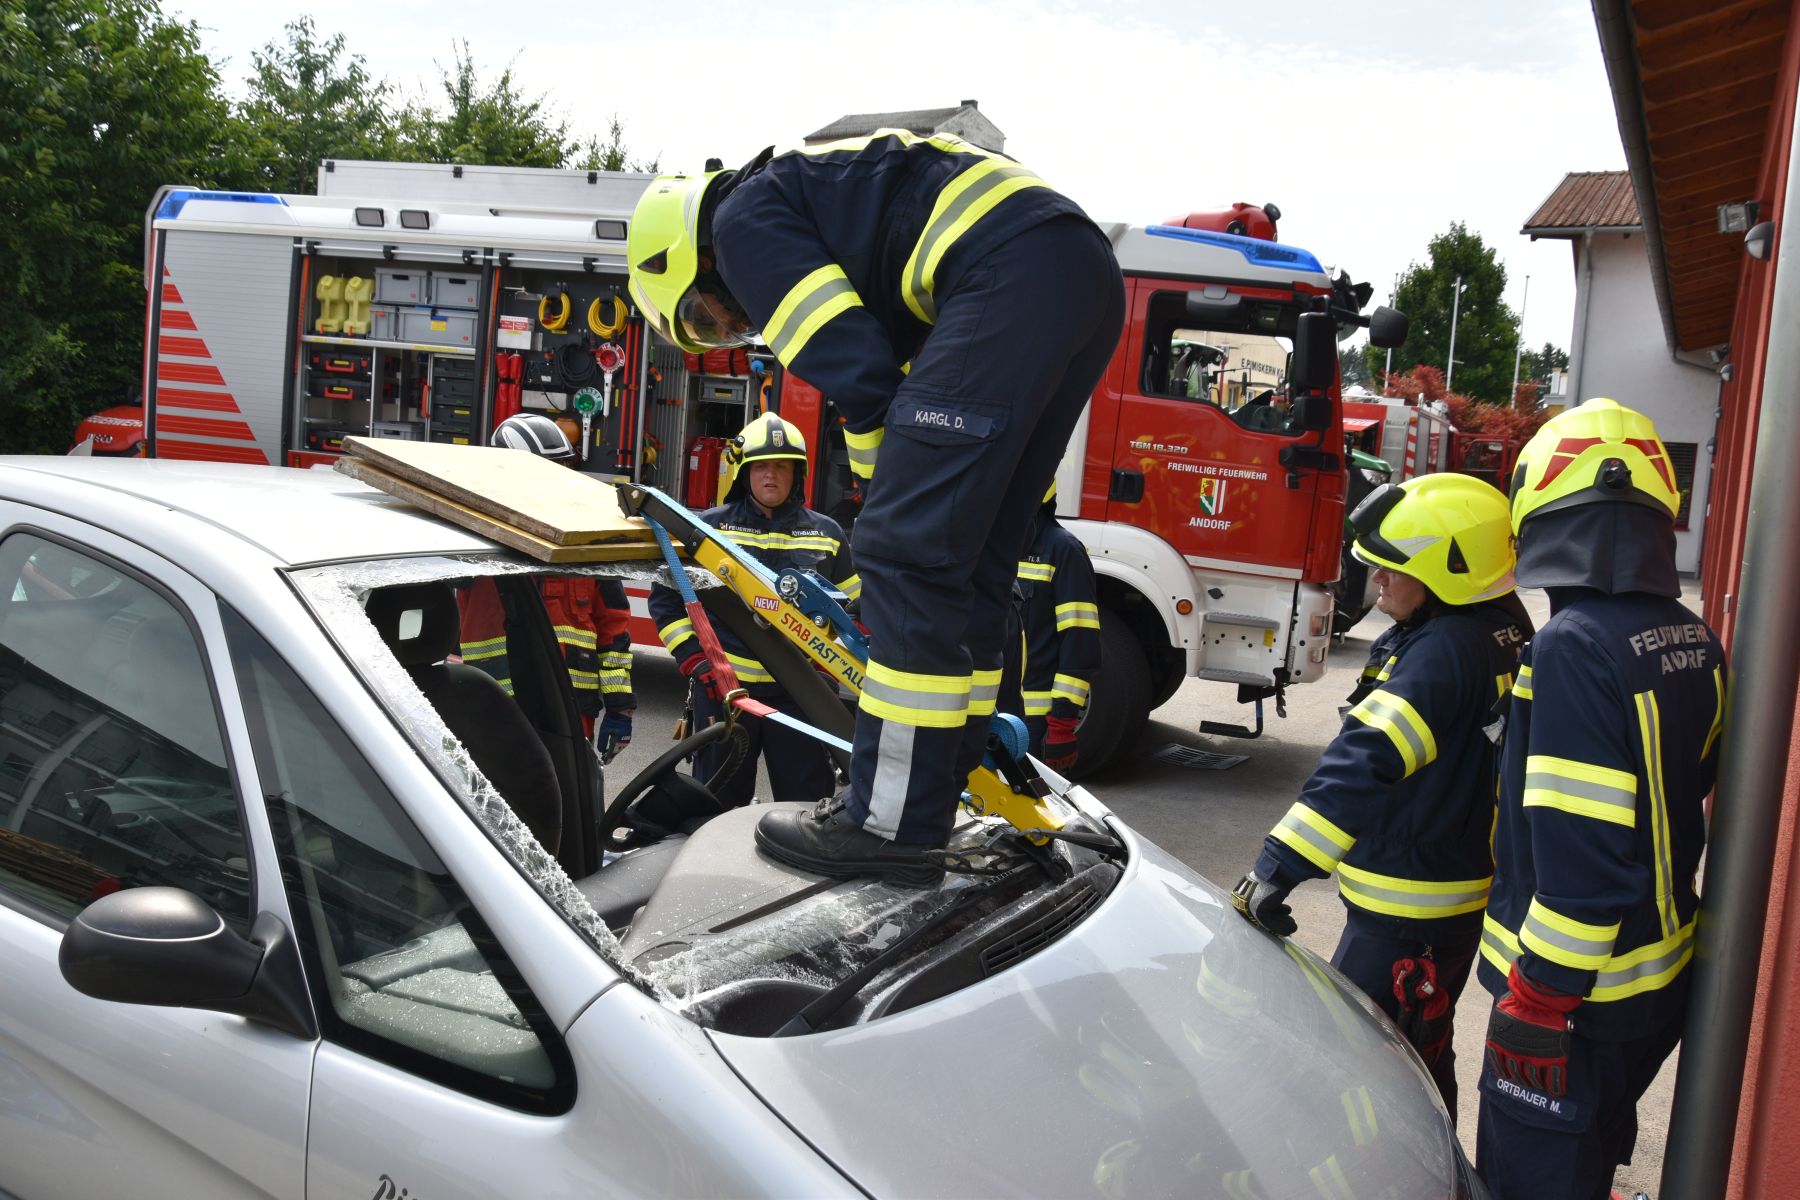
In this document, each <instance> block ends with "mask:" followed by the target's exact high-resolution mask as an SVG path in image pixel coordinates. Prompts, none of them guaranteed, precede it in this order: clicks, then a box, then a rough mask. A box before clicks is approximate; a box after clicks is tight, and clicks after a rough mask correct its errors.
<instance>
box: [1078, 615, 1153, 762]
mask: <svg viewBox="0 0 1800 1200" xmlns="http://www.w3.org/2000/svg"><path fill="white" fill-rule="evenodd" d="M1100 663H1101V666H1100V676H1099V678H1097V679H1095V680H1094V684H1093V692H1092V695H1091V696H1089V698H1088V706H1087V709H1086V711H1085V712H1083V713H1082V716H1081V724H1080V725H1077V726H1076V727H1075V753H1076V758H1075V769H1074V770H1073V771H1071V772H1069V774H1070V775H1071V776H1073V777H1074V778H1076V779H1084V778H1086V777H1087V776H1089V775H1092V774H1093V773H1094V772H1096V771H1099V770H1101V769H1103V768H1104V767H1105V766H1106V765H1107V764H1108V763H1110V762H1112V760H1113V759H1114V758H1115V757H1116V756H1117V755H1118V754H1119V753H1120V752H1121V751H1122V750H1127V749H1129V748H1131V747H1132V746H1134V745H1136V744H1137V740H1138V735H1140V734H1141V733H1143V732H1144V725H1145V723H1146V722H1147V721H1149V719H1150V665H1149V664H1148V663H1147V662H1145V661H1144V648H1143V647H1142V646H1140V645H1138V640H1137V638H1136V637H1135V636H1134V635H1133V634H1132V631H1131V626H1130V625H1129V624H1127V623H1126V622H1125V621H1124V620H1123V619H1122V618H1121V617H1120V616H1119V615H1118V614H1117V613H1114V612H1113V611H1112V610H1110V609H1105V608H1103V609H1101V610H1100Z"/></svg>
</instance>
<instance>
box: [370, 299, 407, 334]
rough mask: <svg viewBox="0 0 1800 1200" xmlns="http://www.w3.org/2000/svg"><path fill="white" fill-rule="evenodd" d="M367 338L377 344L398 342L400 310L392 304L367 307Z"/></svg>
mask: <svg viewBox="0 0 1800 1200" xmlns="http://www.w3.org/2000/svg"><path fill="white" fill-rule="evenodd" d="M369 337H370V338H372V339H374V340H375V341H377V342H397V341H399V340H400V310H399V309H398V308H396V307H395V306H394V305H392V304H371V305H369Z"/></svg>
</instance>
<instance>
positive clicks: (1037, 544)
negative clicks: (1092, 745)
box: [1002, 483, 1100, 772]
mask: <svg viewBox="0 0 1800 1200" xmlns="http://www.w3.org/2000/svg"><path fill="white" fill-rule="evenodd" d="M1025 549H1026V553H1025V557H1024V558H1022V559H1020V560H1019V580H1018V586H1019V592H1020V594H1021V596H1022V597H1023V605H1022V611H1021V624H1022V626H1023V637H1022V641H1023V661H1022V664H1021V672H1020V675H1021V689H1022V691H1021V694H1020V700H1019V709H1020V711H1018V712H1017V713H1015V714H1014V715H1016V716H1020V717H1023V718H1024V720H1025V727H1026V729H1027V730H1029V731H1030V734H1031V752H1032V753H1033V754H1035V755H1037V756H1038V758H1040V759H1042V760H1043V762H1044V765H1045V766H1048V767H1049V768H1050V769H1051V770H1054V771H1062V772H1067V771H1068V770H1069V769H1070V768H1072V767H1074V765H1075V759H1076V747H1075V727H1076V725H1078V724H1079V723H1080V721H1081V714H1082V711H1083V710H1084V709H1086V708H1087V704H1088V698H1089V694H1090V690H1091V689H1092V687H1093V682H1094V677H1095V676H1096V675H1098V674H1099V672H1100V604H1099V600H1098V597H1097V596H1096V594H1095V591H1094V565H1093V563H1092V562H1090V561H1089V560H1088V555H1087V548H1086V547H1085V546H1083V545H1082V544H1081V542H1080V541H1079V540H1078V539H1077V538H1076V537H1075V535H1074V534H1072V533H1070V532H1069V531H1068V530H1066V529H1064V528H1063V527H1062V523H1061V522H1059V521H1058V520H1057V519H1056V485H1055V484H1054V483H1052V484H1051V485H1050V490H1049V491H1048V492H1046V493H1045V494H1044V503H1043V504H1042V505H1040V506H1039V507H1038V511H1037V516H1036V517H1035V518H1033V520H1032V532H1031V541H1030V543H1029V544H1028V545H1027V546H1026V548H1025ZM1002 709H1003V710H1004V711H1008V712H1011V711H1013V710H1012V708H1011V707H1009V706H1008V705H1007V704H1003V705H1002Z"/></svg>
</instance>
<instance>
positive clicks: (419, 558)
mask: <svg viewBox="0 0 1800 1200" xmlns="http://www.w3.org/2000/svg"><path fill="white" fill-rule="evenodd" d="M653 568H654V564H641V565H640V564H622V565H617V566H613V567H596V568H585V569H584V568H568V567H557V568H555V569H554V570H555V572H556V573H558V574H562V575H569V574H581V573H602V572H613V573H618V572H631V571H648V570H651V569H653ZM547 570H548V569H547V568H545V567H544V566H543V565H542V564H538V563H534V562H530V561H527V560H525V559H523V558H520V557H518V556H516V555H514V554H511V553H510V552H506V551H503V550H502V549H501V548H499V547H498V546H496V545H495V544H493V543H491V542H488V541H485V540H483V539H481V538H478V537H476V536H474V535H472V534H469V533H466V532H464V531H462V530H461V529H458V528H456V527H453V526H452V525H450V524H447V523H445V522H442V521H440V520H438V519H436V518H434V517H430V516H427V515H424V514H423V513H420V512H418V511H415V510H412V509H409V508H407V507H405V506H403V505H401V504H400V503H398V502H396V501H394V500H391V499H390V498H388V497H387V496H385V495H382V494H381V493H378V492H376V491H373V490H371V489H368V488H366V487H364V486H363V485H361V484H359V483H355V482H353V481H351V480H349V479H347V478H345V477H344V476H342V475H338V474H335V473H332V472H329V471H316V470H315V471H298V470H288V469H281V468H256V467H234V466H225V465H211V464H191V463H178V462H165V461H146V460H135V461H106V460H98V459H55V458H41V459H40V458H14V459H0V596H3V597H5V598H6V601H5V602H4V603H0V963H3V964H4V969H0V1193H4V1194H10V1195H12V1196H17V1197H26V1198H29V1200H53V1198H55V1197H76V1198H80V1200H91V1198H94V1197H101V1196H134V1197H144V1196H170V1197H184V1198H193V1197H207V1196H246V1195H267V1196H276V1197H283V1198H288V1200H300V1198H301V1197H309V1198H310V1197H350V1198H354V1200H449V1198H451V1197H496V1196H508V1197H511V1196H518V1197H532V1198H539V1197H575V1196H582V1197H587V1196H593V1195H601V1194H604V1195H641V1196H724V1195H755V1196H814V1195H881V1196H959V1197H962V1196H987V1195H1012V1196H1100V1197H1124V1196H1169V1195H1184V1196H1220V1197H1232V1198H1249V1197H1257V1198H1261V1200H1275V1198H1277V1197H1290V1196H1291V1197H1299V1196H1304V1197H1309V1198H1315V1197H1326V1198H1328V1200H1350V1198H1351V1197H1364V1198H1369V1197H1377V1196H1381V1197H1397V1198H1412V1197H1432V1198H1443V1197H1452V1196H1455V1197H1461V1196H1471V1195H1478V1194H1479V1185H1478V1184H1476V1183H1474V1182H1473V1179H1472V1176H1471V1174H1470V1172H1469V1171H1468V1168H1467V1166H1466V1164H1465V1163H1464V1161H1463V1159H1462V1156H1461V1153H1460V1152H1459V1150H1458V1148H1457V1142H1456V1138H1455V1136H1454V1134H1453V1132H1452V1129H1451V1127H1450V1122H1449V1119H1448V1118H1447V1117H1446V1115H1445V1113H1444V1111H1443V1109H1442V1108H1441V1106H1440V1105H1439V1103H1438V1100H1437V1095H1436V1092H1435V1090H1434V1088H1433V1087H1432V1085H1431V1082H1430V1080H1429V1079H1428V1078H1427V1077H1426V1075H1425V1073H1424V1071H1423V1070H1422V1068H1421V1067H1420V1065H1419V1063H1418V1061H1417V1059H1416V1058H1415V1057H1414V1055H1413V1054H1412V1053H1411V1051H1410V1050H1409V1049H1408V1048H1407V1047H1406V1045H1405V1044H1404V1043H1403V1042H1402V1041H1401V1040H1400V1039H1399V1038H1398V1037H1397V1036H1396V1035H1395V1033H1394V1032H1393V1030H1392V1029H1391V1028H1390V1027H1389V1026H1388V1025H1387V1024H1386V1023H1385V1022H1384V1021H1382V1020H1381V1019H1380V1018H1378V1017H1377V1016H1376V1015H1375V1013H1374V1011H1373V1010H1372V1008H1371V1006H1370V1005H1369V1004H1368V1002H1367V1001H1366V1000H1365V999H1364V998H1363V997H1362V996H1360V995H1359V994H1358V993H1357V992H1356V990H1355V989H1354V988H1352V987H1350V986H1349V985H1347V984H1346V983H1345V982H1344V981H1343V980H1342V979H1341V978H1340V977H1338V976H1337V975H1336V974H1335V973H1333V972H1332V971H1331V969H1330V968H1328V967H1327V966H1325V965H1324V964H1323V963H1321V962H1320V961H1319V960H1318V959H1316V958H1314V957H1313V956H1312V955H1310V954H1308V953H1307V952H1305V951H1303V950H1301V949H1299V948H1298V947H1296V946H1293V945H1292V944H1290V943H1286V942H1282V941H1278V940H1276V939H1273V938H1270V937H1268V936H1265V935H1263V934H1261V933H1259V932H1257V931H1256V930H1254V929H1252V928H1251V927H1250V926H1248V925H1247V924H1245V923H1244V922H1243V921H1241V920H1239V919H1238V918H1237V916H1236V915H1235V914H1233V913H1232V911H1231V908H1230V903H1229V898H1228V896H1227V895H1226V894H1225V893H1224V892H1222V891H1221V890H1220V889H1219V888H1217V887H1215V886H1214V885H1213V884H1211V883H1209V882H1207V881H1206V880H1204V879H1202V878H1200V877H1199V876H1197V875H1195V874H1194V873H1193V872H1192V871H1190V870H1188V869H1187V868H1186V867H1184V866H1183V865H1182V864H1181V863H1179V862H1177V861H1175V860H1174V859H1172V858H1171V857H1170V856H1169V855H1167V854H1165V853H1164V852H1162V851H1161V850H1159V849H1158V848H1157V847H1155V846H1154V845H1152V844H1150V843H1148V842H1146V841H1144V840H1143V839H1142V838H1140V837H1138V836H1137V835H1136V834H1135V833H1133V831H1132V830H1131V829H1129V828H1128V827H1126V826H1125V825H1124V824H1123V823H1121V822H1120V821H1119V820H1118V819H1117V818H1116V817H1114V816H1113V815H1112V814H1111V813H1110V812H1108V810H1107V809H1106V807H1105V805H1104V803H1103V802H1102V801H1101V800H1100V799H1098V798H1096V797H1095V796H1093V795H1090V794H1088V793H1087V792H1084V791H1082V790H1081V789H1079V788H1073V789H1071V790H1070V791H1069V793H1068V805H1069V808H1070V811H1069V814H1068V815H1069V819H1070V828H1071V829H1072V830H1085V831H1086V832H1085V834H1083V835H1082V836H1079V837H1071V838H1066V839H1059V840H1055V841H1053V842H1051V843H1050V845H1049V846H1048V847H1045V848H1042V849H1034V850H1033V851H1032V852H1030V853H1026V854H1018V853H1011V852H1007V851H1003V850H996V849H995V847H996V846H997V845H1000V844H1001V842H1003V840H1004V839H1001V841H1000V842H997V841H996V835H997V834H998V833H1001V832H1002V831H998V830H996V829H995V828H993V827H992V825H991V823H990V822H987V821H984V820H982V819H979V818H975V817H970V818H968V819H967V820H966V822H965V823H964V824H963V825H962V826H961V827H960V828H959V830H958V833H957V841H956V843H955V844H956V846H957V847H959V848H961V849H963V850H965V851H968V852H969V856H968V858H967V860H966V861H967V862H968V863H969V864H978V863H979V864H985V865H986V866H987V868H988V870H987V871H986V873H964V872H953V873H951V874H950V875H948V876H947V877H946V882H945V883H944V884H943V885H942V886H940V887H935V888H926V889H907V888H898V887H892V886H888V885H884V884H879V883H874V882H854V881H853V882H840V883H831V882H828V881H824V880H820V879H818V878H815V877H812V876H807V875H804V874H799V873H796V872H793V871H790V870H787V869H784V868H782V867H780V866H777V865H775V864H773V863H771V862H769V861H767V860H765V859H764V858H762V857H761V856H760V855H759V854H758V853H757V852H756V849H755V847H754V841H753V839H752V837H751V830H752V827H753V825H754V821H755V818H756V816H757V815H758V814H759V813H760V812H761V811H762V810H761V809H760V808H755V807H753V808H749V809H739V810H735V811H729V812H725V813H722V814H718V813H716V809H713V808H709V807H708V804H709V796H708V794H707V793H706V792H705V790H704V788H702V787H699V786H697V785H696V784H695V783H693V782H692V780H691V778H690V777H689V776H688V775H686V774H685V773H682V772H678V771H677V767H678V765H679V763H678V760H679V758H680V756H681V755H682V754H683V753H685V752H686V751H687V750H689V749H691V746H689V745H687V744H683V745H677V746H675V747H673V748H672V750H671V753H670V754H669V755H664V756H663V757H662V758H661V759H659V760H658V761H657V763H655V764H653V765H652V766H651V767H650V768H649V769H648V770H646V771H645V772H644V773H643V775H642V776H641V777H640V778H638V779H636V780H633V781H632V782H631V783H629V784H626V785H624V786H622V787H620V788H617V789H615V790H612V795H611V798H610V800H607V799H603V789H602V786H601V781H600V777H599V768H598V764H597V761H596V759H595V757H594V755H593V753H592V751H591V749H590V748H589V745H588V743H587V741H586V740H585V739H584V738H583V736H582V730H581V726H580V723H579V717H578V715H577V712H576V707H575V702H574V700H573V694H572V690H571V688H570V686H569V681H568V676H567V672H566V670H565V669H564V667H563V663H562V661H561V659H560V658H559V656H558V649H557V644H556V640H555V637H554V634H553V632H552V630H551V628H550V625H549V623H548V620H547V618H546V616H545V613H544V611H543V608H542V605H541V603H540V602H538V600H537V597H538V595H539V591H538V589H539V585H540V584H541V582H542V578H543V576H544V575H545V574H546V572H547ZM481 603H486V604H487V605H488V606H489V607H488V608H487V610H486V611H487V612H488V615H489V617H490V618H491V619H498V620H499V621H500V622H501V624H500V628H501V630H502V632H501V633H500V634H499V635H498V640H496V639H495V638H494V637H493V636H492V634H493V627H492V626H491V625H490V626H489V628H488V629H486V630H485V631H482V630H472V629H471V627H470V621H471V619H472V617H471V614H473V613H474V612H475V611H476V610H477V609H478V608H480V606H481ZM494 614H499V615H498V617H497V618H495V616H494ZM472 633H485V634H486V635H488V636H487V638H486V640H487V642H488V643H489V644H488V649H489V650H490V651H491V650H492V649H493V648H494V647H495V646H499V647H501V648H502V649H503V651H504V653H503V655H501V656H500V657H501V658H503V660H504V667H503V668H502V669H500V670H495V669H493V667H494V663H493V661H492V660H493V659H494V655H492V654H489V655H488V659H489V661H488V664H487V665H488V667H489V669H488V670H486V671H482V670H478V669H477V668H476V667H474V666H471V665H469V663H468V662H463V661H459V660H461V659H463V658H465V657H467V658H469V659H470V660H471V661H472V660H474V659H476V658H478V657H480V656H479V655H477V654H474V653H472V652H471V650H470V648H469V646H468V645H466V643H467V642H468V641H470V639H471V634H472ZM693 740H694V739H689V742H690V743H691V742H693ZM984 856H985V857H984Z"/></svg>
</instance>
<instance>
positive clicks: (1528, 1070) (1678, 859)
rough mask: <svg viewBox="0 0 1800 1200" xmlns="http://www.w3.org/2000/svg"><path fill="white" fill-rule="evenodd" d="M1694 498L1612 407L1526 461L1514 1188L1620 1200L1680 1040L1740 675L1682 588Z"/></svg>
mask: <svg viewBox="0 0 1800 1200" xmlns="http://www.w3.org/2000/svg"><path fill="white" fill-rule="evenodd" d="M1680 507H1681V500H1680V495H1679V492H1678V491H1677V485H1676V480H1675V471H1674V466H1673V464H1672V463H1671V461H1670V459H1669V454H1668V450H1667V449H1666V448H1665V447H1664V446H1663V443H1662V441H1661V439H1660V438H1659V437H1658V436H1657V433H1656V427H1655V425H1654V424H1652V423H1651V421H1650V419H1649V418H1648V417H1645V416H1644V415H1643V414H1641V413H1638V412H1635V411H1633V410H1631V409H1629V408H1625V407H1623V406H1621V405H1619V404H1617V403H1615V402H1614V401H1612V400H1605V399H1596V400H1589V401H1588V402H1587V403H1585V404H1583V405H1581V406H1580V407H1578V408H1573V409H1570V410H1568V411H1567V412H1564V413H1562V414H1561V415H1559V416H1557V417H1556V418H1554V419H1553V420H1551V421H1550V422H1549V423H1548V424H1546V425H1545V426H1544V427H1543V428H1542V429H1541V430H1539V431H1538V433H1537V435H1536V436H1535V437H1533V438H1532V439H1531V441H1530V442H1529V443H1527V444H1526V447H1525V449H1524V451H1523V452H1521V454H1520V456H1519V462H1518V466H1517V468H1516V469H1515V471H1514V475H1513V485H1512V519H1513V527H1514V529H1515V530H1516V531H1517V534H1518V545H1519V566H1518V575H1519V582H1520V583H1522V584H1525V585H1528V586H1532V587H1541V588H1544V589H1545V590H1546V591H1547V592H1548V593H1549V596H1550V611H1551V615H1550V619H1549V620H1548V621H1547V622H1545V624H1544V628H1543V629H1542V630H1540V631H1539V632H1538V635H1537V637H1536V638H1535V639H1534V640H1533V642H1532V644H1531V648H1530V650H1529V651H1528V652H1527V654H1526V656H1525V664H1524V666H1523V667H1522V668H1521V671H1520V676H1519V683H1518V687H1517V688H1516V690H1515V695H1514V703H1513V708H1512V713H1511V716H1510V719H1509V724H1508V727H1507V733H1506V745H1505V752H1504V756H1503V761H1502V765H1501V775H1500V778H1501V784H1500V814H1499V823H1498V825H1497V827H1496V830H1495V838H1494V892H1493V897H1492V899H1491V900H1490V901H1489V905H1488V913H1487V919H1486V922H1485V925H1484V928H1483V932H1482V941H1481V964H1480V973H1481V981H1482V983H1483V985H1484V986H1486V987H1487V989H1488V991H1490V992H1492V993H1493V994H1494V995H1495V997H1496V1002H1495V1005H1494V1010H1493V1013H1492V1016H1491V1018H1490V1023H1489V1026H1488V1039H1487V1060H1486V1063H1485V1065H1484V1069H1483V1071H1482V1076H1481V1123H1480V1128H1479V1131H1478V1133H1477V1137H1476V1169H1477V1171H1478V1172H1479V1173H1480V1174H1481V1176H1482V1178H1483V1179H1484V1180H1485V1181H1486V1183H1487V1185H1488V1188H1489V1189H1490V1190H1491V1191H1492V1193H1493V1195H1494V1196H1495V1197H1496V1198H1497V1200H1510V1198H1513V1197H1525V1196H1529V1197H1533V1198H1534V1200H1537V1198H1554V1197H1563V1196H1566V1197H1579V1198H1582V1200H1586V1198H1587V1197H1603V1196H1605V1195H1606V1194H1607V1192H1608V1189H1609V1187H1610V1185H1611V1183H1612V1178H1613V1171H1614V1169H1615V1167H1616V1166H1617V1165H1619V1164H1621V1163H1626V1162H1629V1161H1630V1159H1631V1151H1632V1146H1633V1144H1634V1142H1635V1140H1636V1137H1637V1112H1636V1107H1637V1101H1638V1098H1639V1097H1640V1096H1642V1095H1643V1093H1644V1090H1645V1088H1647V1087H1648V1086H1649V1085H1650V1082H1651V1080H1652V1079H1653V1078H1655V1076H1656V1073H1657V1070H1658V1069H1659V1068H1660V1067H1661V1066H1662V1064H1663V1061H1664V1060H1665V1059H1667V1058H1668V1056H1669V1054H1670V1053H1671V1051H1673V1049H1674V1047H1675V1044H1676V1041H1677V1040H1678V1039H1679V1038H1680V1036H1681V1027H1682V1021H1683V1018H1684V1014H1685V1011H1686V1006H1687V989H1688V971H1687V966H1688V962H1689V959H1690V958H1691V957H1692V955H1693V949H1694V914H1695V911H1696V909H1697V908H1698V907H1699V898H1698V896H1697V895H1696V893H1695V890H1694V873H1695V870H1696V869H1697V867H1698V864H1699V862H1700V855H1701V851H1702V849H1703V848H1704V845H1705V841H1706V816H1705V811H1704V807H1703V805H1704V802H1705V798H1706V795H1707V793H1708V792H1710V791H1711V790H1712V786H1713V779H1714V775H1715V772H1716V769H1717V764H1718V758H1719V737H1720V731H1721V728H1722V725H1723V721H1724V712H1725V689H1726V678H1725V665H1724V656H1723V654H1722V653H1721V650H1720V646H1719V640H1718V637H1717V635H1716V634H1714V633H1713V631H1712V630H1711V629H1710V628H1708V627H1707V625H1706V623H1705V622H1704V621H1702V620H1701V619H1700V618H1698V617H1696V616H1695V615H1694V614H1693V613H1691V612H1690V611H1688V609H1687V608H1685V607H1684V606H1683V605H1682V604H1681V603H1680V601H1679V600H1678V598H1677V597H1679V595H1680V593H1681V586H1680V581H1679V580H1678V579H1677V578H1676V573H1675V532H1674V518H1675V514H1676V513H1677V512H1678V511H1679V510H1680Z"/></svg>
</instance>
